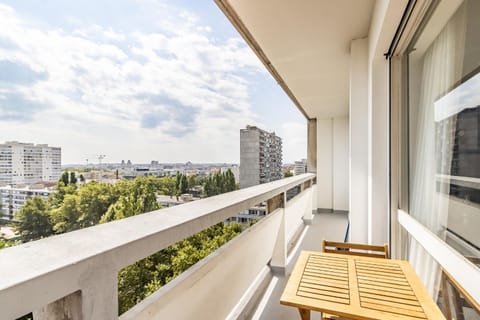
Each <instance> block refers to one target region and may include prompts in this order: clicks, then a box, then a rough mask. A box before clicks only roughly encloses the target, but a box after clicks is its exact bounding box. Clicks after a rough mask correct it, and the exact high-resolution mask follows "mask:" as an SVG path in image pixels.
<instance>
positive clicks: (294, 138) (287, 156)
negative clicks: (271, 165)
mask: <svg viewBox="0 0 480 320" xmlns="http://www.w3.org/2000/svg"><path fill="white" fill-rule="evenodd" d="M278 134H279V136H281V137H282V142H283V162H284V163H293V162H294V161H297V160H300V159H299V158H298V156H299V155H303V156H305V155H306V154H307V150H306V145H307V125H306V123H300V122H288V123H284V124H283V125H282V127H281V131H280V132H278Z"/></svg>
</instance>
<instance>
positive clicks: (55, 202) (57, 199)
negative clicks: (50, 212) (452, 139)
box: [48, 179, 77, 208]
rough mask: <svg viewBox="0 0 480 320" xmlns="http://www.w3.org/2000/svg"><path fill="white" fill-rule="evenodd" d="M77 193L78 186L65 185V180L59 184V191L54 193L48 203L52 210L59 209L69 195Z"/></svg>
mask: <svg viewBox="0 0 480 320" xmlns="http://www.w3.org/2000/svg"><path fill="white" fill-rule="evenodd" d="M76 192H77V186H75V185H66V184H64V183H63V180H62V179H60V181H59V182H58V183H57V190H56V191H55V192H52V193H51V194H50V196H49V198H48V201H49V203H50V205H51V207H52V208H58V207H59V206H61V205H62V203H63V199H65V196H66V195H68V194H75V193H76Z"/></svg>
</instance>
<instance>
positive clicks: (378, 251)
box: [322, 240, 388, 259]
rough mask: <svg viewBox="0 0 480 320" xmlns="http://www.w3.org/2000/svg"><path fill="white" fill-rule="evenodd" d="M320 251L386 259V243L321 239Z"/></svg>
mask: <svg viewBox="0 0 480 320" xmlns="http://www.w3.org/2000/svg"><path fill="white" fill-rule="evenodd" d="M322 251H323V252H330V253H339V254H350V255H355V256H364V257H373V258H384V259H388V244H385V245H383V246H374V245H369V244H360V243H350V242H334V241H327V240H323V243H322Z"/></svg>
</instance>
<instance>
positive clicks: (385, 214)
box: [368, 0, 408, 244]
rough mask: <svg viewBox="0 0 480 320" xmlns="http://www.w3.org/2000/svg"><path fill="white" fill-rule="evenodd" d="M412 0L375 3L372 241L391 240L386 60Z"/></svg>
mask: <svg viewBox="0 0 480 320" xmlns="http://www.w3.org/2000/svg"><path fill="white" fill-rule="evenodd" d="M407 3H408V0H379V1H377V2H376V3H375V9H374V12H373V17H372V23H371V24H370V31H369V36H368V47H369V48H368V94H369V96H368V118H369V119H368V120H369V121H368V129H369V132H368V139H369V145H368V149H369V150H368V151H369V160H368V167H369V176H368V179H369V180H368V182H369V185H368V192H369V194H368V242H369V243H373V244H383V243H388V240H389V232H390V226H389V222H390V220H389V215H390V207H389V197H390V188H389V183H390V182H389V170H390V167H389V152H390V151H389V138H388V137H389V130H390V128H389V121H388V119H389V116H390V114H389V62H388V60H387V59H386V58H385V57H384V54H385V53H387V52H388V49H389V47H390V45H391V43H392V40H393V38H394V36H395V32H396V30H397V27H398V25H399V23H400V20H401V18H402V15H403V12H404V10H405V8H406V5H407Z"/></svg>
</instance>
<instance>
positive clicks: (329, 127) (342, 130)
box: [317, 117, 349, 210]
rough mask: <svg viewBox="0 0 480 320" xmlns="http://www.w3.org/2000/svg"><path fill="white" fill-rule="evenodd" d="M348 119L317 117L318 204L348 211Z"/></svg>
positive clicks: (320, 206) (322, 207)
mask: <svg viewBox="0 0 480 320" xmlns="http://www.w3.org/2000/svg"><path fill="white" fill-rule="evenodd" d="M348 141H349V138H348V118H347V117H337V118H329V119H317V188H318V189H317V195H318V197H317V206H318V208H321V209H334V210H348V202H349V187H348V185H349V183H348V171H349V169H348V153H349V150H348Z"/></svg>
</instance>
